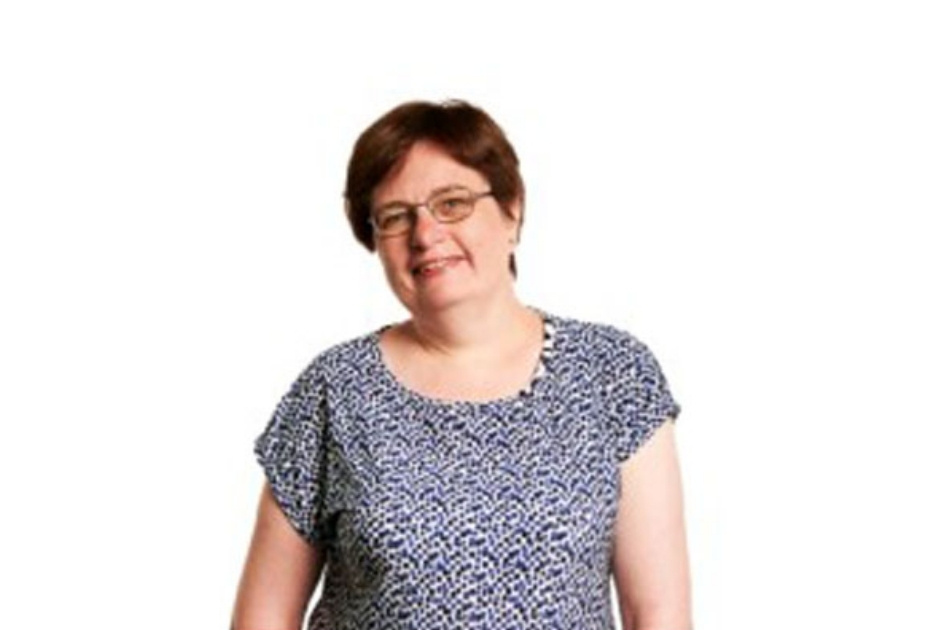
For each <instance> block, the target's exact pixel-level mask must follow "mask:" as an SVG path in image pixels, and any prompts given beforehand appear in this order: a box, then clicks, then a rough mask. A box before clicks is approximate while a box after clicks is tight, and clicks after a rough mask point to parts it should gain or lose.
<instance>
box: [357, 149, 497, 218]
mask: <svg viewBox="0 0 930 630" xmlns="http://www.w3.org/2000/svg"><path fill="white" fill-rule="evenodd" d="M449 186H464V187H466V188H470V189H472V190H483V189H484V187H486V186H487V179H485V177H484V175H482V174H481V173H480V172H479V171H476V170H475V169H473V168H471V167H468V166H465V165H464V164H462V163H460V162H457V161H456V160H455V159H453V158H452V157H451V156H450V155H449V154H448V153H446V152H445V150H444V149H443V148H442V147H440V146H438V145H436V144H433V143H429V142H417V143H416V144H414V145H413V146H412V147H410V150H409V151H408V152H407V154H406V155H405V156H404V157H403V159H402V160H401V161H400V162H399V163H398V165H397V167H396V168H395V169H394V170H393V171H392V172H391V173H389V174H388V176H387V177H385V178H384V181H382V182H381V183H380V184H378V186H377V187H376V188H375V190H374V192H373V194H372V201H373V202H374V205H382V204H385V203H390V202H392V201H421V200H423V199H425V198H426V197H427V196H429V195H430V194H431V193H432V192H434V191H436V190H438V189H440V188H447V187H449Z"/></svg>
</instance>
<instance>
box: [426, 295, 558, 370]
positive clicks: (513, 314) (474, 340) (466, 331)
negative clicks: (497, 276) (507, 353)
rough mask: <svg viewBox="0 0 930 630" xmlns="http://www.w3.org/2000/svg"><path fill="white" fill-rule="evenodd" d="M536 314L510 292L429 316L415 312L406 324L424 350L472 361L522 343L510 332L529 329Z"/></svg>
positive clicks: (520, 337) (536, 321) (534, 324)
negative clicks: (501, 296)
mask: <svg viewBox="0 0 930 630" xmlns="http://www.w3.org/2000/svg"><path fill="white" fill-rule="evenodd" d="M539 325H540V324H539V316H538V315H537V314H536V313H535V312H533V311H532V310H531V309H529V308H527V307H526V306H524V305H523V304H521V303H520V302H519V300H517V298H516V296H515V295H514V294H513V293H512V292H511V293H510V294H509V295H507V296H504V297H503V298H502V299H499V300H496V301H494V302H492V303H490V304H488V303H483V304H474V303H467V304H460V305H456V306H453V307H450V308H447V309H443V310H442V311H440V312H437V313H430V314H429V315H417V314H415V315H414V316H413V317H412V318H411V320H410V322H409V323H408V326H409V328H408V330H409V331H410V335H411V337H412V339H413V341H414V342H415V343H416V344H417V345H418V346H419V347H420V348H421V349H422V350H423V351H424V352H426V353H428V354H430V355H433V356H443V357H444V358H446V359H451V360H455V361H458V360H462V361H472V360H474V359H476V358H479V357H482V356H489V355H493V354H496V353H499V352H500V351H501V349H504V348H507V347H509V346H512V345H514V344H515V343H525V337H524V335H522V334H521V335H516V336H515V335H514V331H533V332H532V333H531V334H536V332H535V330H536V328H537V327H538V326H539Z"/></svg>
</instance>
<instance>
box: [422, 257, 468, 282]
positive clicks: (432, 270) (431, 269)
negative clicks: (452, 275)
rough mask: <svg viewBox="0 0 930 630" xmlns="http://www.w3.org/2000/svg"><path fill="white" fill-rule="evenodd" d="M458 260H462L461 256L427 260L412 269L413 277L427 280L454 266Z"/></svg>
mask: <svg viewBox="0 0 930 630" xmlns="http://www.w3.org/2000/svg"><path fill="white" fill-rule="evenodd" d="M460 260H462V257H461V256H448V257H445V258H434V259H432V260H427V261H425V262H422V263H420V264H419V265H416V266H415V267H414V268H413V275H415V276H420V277H424V278H428V277H430V276H434V275H436V274H438V273H441V272H442V271H443V270H445V269H446V268H448V267H452V266H455V265H456V264H458V262H459V261H460Z"/></svg>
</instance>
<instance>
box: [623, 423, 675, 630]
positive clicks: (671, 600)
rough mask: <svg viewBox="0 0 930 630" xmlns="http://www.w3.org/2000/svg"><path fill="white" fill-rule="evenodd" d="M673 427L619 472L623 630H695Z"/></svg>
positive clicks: (654, 438) (661, 432)
mask: <svg viewBox="0 0 930 630" xmlns="http://www.w3.org/2000/svg"><path fill="white" fill-rule="evenodd" d="M673 429H674V423H673V422H672V421H670V420H666V421H665V422H663V423H662V425H661V426H660V427H658V428H657V429H656V431H655V433H654V434H653V435H652V437H651V438H650V439H649V440H648V441H647V442H646V443H645V444H643V445H642V447H640V448H639V450H638V451H637V452H636V453H634V454H633V455H631V456H630V458H629V459H627V460H626V461H625V462H624V463H623V464H622V465H621V466H622V467H621V483H622V487H621V499H620V504H619V507H618V513H617V520H616V523H615V525H614V548H613V557H612V564H613V574H614V584H615V587H616V590H617V599H618V600H619V604H620V612H621V617H622V619H623V630H691V628H692V624H691V584H690V576H689V568H688V552H687V544H686V541H685V523H684V501H683V497H682V485H681V471H680V468H679V465H678V455H677V451H676V448H675V434H674V431H673Z"/></svg>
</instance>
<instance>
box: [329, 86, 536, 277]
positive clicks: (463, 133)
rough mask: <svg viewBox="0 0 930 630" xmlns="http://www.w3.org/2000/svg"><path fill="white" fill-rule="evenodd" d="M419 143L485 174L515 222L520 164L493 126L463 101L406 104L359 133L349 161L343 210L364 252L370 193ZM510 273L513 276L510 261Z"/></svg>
mask: <svg viewBox="0 0 930 630" xmlns="http://www.w3.org/2000/svg"><path fill="white" fill-rule="evenodd" d="M419 141H428V142H432V143H434V144H437V145H439V146H440V147H441V148H442V149H444V150H445V151H446V152H447V153H448V154H449V156H450V157H452V158H453V159H454V160H456V161H457V162H459V163H461V164H463V165H465V166H468V167H470V168H473V169H475V170H476V171H478V172H479V173H481V174H482V175H484V177H485V178H486V179H487V180H488V183H489V184H490V185H491V193H492V195H493V196H494V198H495V199H496V200H497V202H498V204H499V205H500V206H501V208H502V209H503V211H504V213H505V214H507V216H509V217H510V218H514V217H513V215H512V214H511V207H512V205H513V204H514V203H515V202H516V203H518V204H520V205H521V206H522V205H523V201H524V194H525V193H524V189H523V179H522V178H521V177H520V169H519V167H520V162H519V160H518V159H517V154H516V152H515V151H514V149H513V147H512V146H511V144H510V142H508V140H507V138H506V136H505V135H504V132H503V130H502V129H501V128H500V127H499V126H498V125H497V123H496V122H494V120H493V119H492V118H491V117H490V116H488V115H487V114H486V113H485V112H484V111H483V110H481V109H480V108H478V107H475V106H474V105H471V104H469V103H466V102H465V101H461V100H451V101H443V102H441V103H431V102H428V101H411V102H409V103H403V104H401V105H398V106H397V107H395V108H394V109H392V110H391V111H389V112H388V113H386V114H384V115H383V116H381V118H379V119H378V120H376V121H375V122H374V123H372V125H371V126H370V127H368V129H366V130H365V131H364V132H362V135H360V136H359V138H358V140H356V142H355V147H354V149H353V150H352V157H351V158H350V159H349V168H348V172H347V174H346V189H345V211H346V215H347V217H348V219H349V223H350V224H351V225H352V232H353V234H355V238H356V239H357V240H358V241H359V242H360V243H361V244H362V245H364V246H365V248H366V249H368V250H369V251H374V249H375V240H374V238H375V237H374V232H373V230H372V227H371V223H370V222H369V218H370V216H371V197H372V194H373V193H374V190H375V188H376V187H377V186H378V185H379V184H380V183H381V182H382V181H383V180H384V178H385V177H387V176H388V175H389V174H390V173H391V172H392V170H393V169H394V168H395V167H396V166H397V165H398V164H399V163H400V161H401V160H402V159H403V158H404V156H406V155H407V152H408V151H409V150H410V147H412V146H413V145H414V144H415V143H416V142H419ZM520 223H521V225H522V223H523V212H521V213H520ZM510 272H511V273H512V274H513V275H514V277H516V275H517V265H516V261H515V260H514V257H513V256H511V257H510Z"/></svg>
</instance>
